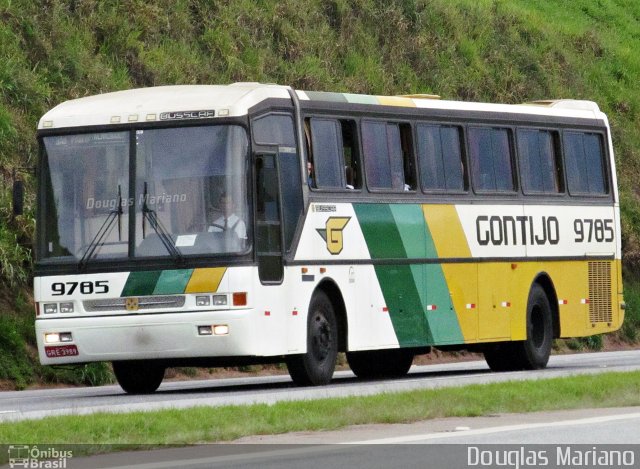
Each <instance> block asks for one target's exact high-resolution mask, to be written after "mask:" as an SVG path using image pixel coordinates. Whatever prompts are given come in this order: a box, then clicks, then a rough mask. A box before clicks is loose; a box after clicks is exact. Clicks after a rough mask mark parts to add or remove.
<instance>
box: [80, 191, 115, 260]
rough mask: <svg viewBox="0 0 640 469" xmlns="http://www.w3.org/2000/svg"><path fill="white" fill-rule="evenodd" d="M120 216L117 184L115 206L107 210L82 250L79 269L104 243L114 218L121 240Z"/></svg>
mask: <svg viewBox="0 0 640 469" xmlns="http://www.w3.org/2000/svg"><path fill="white" fill-rule="evenodd" d="M121 218H122V190H121V188H120V185H118V201H117V207H116V208H115V209H114V210H111V211H110V212H109V215H107V218H106V219H105V220H104V223H102V226H101V227H100V229H99V230H98V232H97V233H96V235H95V236H94V237H93V239H92V240H91V242H90V243H89V246H88V247H87V250H86V251H85V252H84V255H83V256H82V259H80V262H79V263H78V267H79V268H80V270H83V269H84V268H85V267H86V266H87V262H89V260H90V259H91V257H92V256H93V254H94V253H95V252H96V250H97V249H98V248H99V247H101V246H102V245H103V244H104V240H105V238H106V237H107V235H108V234H109V233H110V232H111V228H112V227H113V222H114V221H115V220H118V241H122V222H121Z"/></svg>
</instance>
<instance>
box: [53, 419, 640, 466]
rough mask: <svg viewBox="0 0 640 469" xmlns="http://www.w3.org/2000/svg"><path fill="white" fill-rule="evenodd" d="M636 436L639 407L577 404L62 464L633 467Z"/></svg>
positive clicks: (638, 459)
mask: <svg viewBox="0 0 640 469" xmlns="http://www.w3.org/2000/svg"><path fill="white" fill-rule="evenodd" d="M639 443H640V408H615V409H579V410H567V411H556V412H538V413H530V414H506V415H493V416H486V417H474V418H443V419H434V420H428V421H424V422H418V423H413V424H394V425H360V426H354V427H349V428H346V429H343V430H339V431H330V432H300V433H289V434H286V435H268V436H254V437H247V438H243V439H241V440H238V441H236V442H233V443H231V444H219V445H200V446H191V447H186V448H168V449H160V450H150V451H137V452H125V453H114V454H107V455H100V456H94V457H90V458H71V459H69V461H68V463H67V466H66V467H67V468H69V469H73V468H83V469H86V468H115V469H124V468H125V467H126V468H131V469H167V468H174V467H182V468H213V467H216V468H217V467H223V468H247V469H249V468H251V469H265V468H267V469H269V468H273V469H298V468H301V467H304V468H305V469H307V468H323V469H325V468H336V469H338V468H340V469H343V468H361V467H362V468H367V469H375V468H467V467H468V468H471V467H510V468H528V467H551V468H553V467H587V468H589V467H639V466H640V444H639ZM605 453H606V454H607V455H613V456H612V457H616V456H617V455H616V453H618V455H621V456H622V458H624V462H627V463H629V464H610V465H603V464H593V465H592V464H589V463H588V458H589V457H590V455H593V454H597V455H599V456H602V455H603V454H605ZM545 458H546V459H545ZM576 458H582V459H579V461H580V463H578V459H576ZM480 461H482V462H483V464H479V463H480ZM505 461H506V462H509V464H505ZM488 462H492V463H493V464H486V463H488ZM497 462H502V464H497ZM567 463H569V464H567Z"/></svg>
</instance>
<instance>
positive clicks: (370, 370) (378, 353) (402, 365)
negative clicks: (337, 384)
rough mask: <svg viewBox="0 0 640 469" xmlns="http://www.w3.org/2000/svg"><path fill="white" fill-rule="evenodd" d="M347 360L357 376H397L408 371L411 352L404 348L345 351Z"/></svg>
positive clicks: (363, 377)
mask: <svg viewBox="0 0 640 469" xmlns="http://www.w3.org/2000/svg"><path fill="white" fill-rule="evenodd" d="M347 362H348V363H349V367H350V368H351V371H353V374H355V375H356V376H357V377H358V378H361V379H366V378H399V377H401V376H405V375H406V374H407V373H408V372H409V368H411V365H412V364H413V352H411V351H409V350H406V349H390V350H370V351H369V350H368V351H364V352H347Z"/></svg>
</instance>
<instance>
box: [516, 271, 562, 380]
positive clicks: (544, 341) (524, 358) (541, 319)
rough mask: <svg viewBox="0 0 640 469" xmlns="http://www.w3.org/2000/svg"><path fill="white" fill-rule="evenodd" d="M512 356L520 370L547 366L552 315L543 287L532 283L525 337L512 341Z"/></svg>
mask: <svg viewBox="0 0 640 469" xmlns="http://www.w3.org/2000/svg"><path fill="white" fill-rule="evenodd" d="M513 344H514V346H515V354H514V358H515V359H516V362H517V364H518V369H521V370H539V369H541V368H544V367H546V366H547V363H548V362H549V355H551V346H552V345H553V316H552V314H551V305H550V304H549V298H548V297H547V294H546V293H545V291H544V289H543V288H542V287H541V286H540V285H539V284H537V283H534V284H533V286H532V287H531V291H530V292H529V300H528V301H527V339H526V340H524V341H522V342H514V343H513Z"/></svg>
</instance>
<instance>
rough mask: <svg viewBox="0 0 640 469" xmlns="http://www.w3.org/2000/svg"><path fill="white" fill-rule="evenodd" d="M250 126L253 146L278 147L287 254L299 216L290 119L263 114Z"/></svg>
mask: <svg viewBox="0 0 640 469" xmlns="http://www.w3.org/2000/svg"><path fill="white" fill-rule="evenodd" d="M252 126H253V137H254V140H255V141H256V143H258V144H262V145H277V146H278V160H279V163H280V193H281V195H282V215H283V217H284V218H283V222H284V240H285V247H286V249H287V251H288V250H290V248H291V243H292V242H293V237H294V234H295V230H296V226H297V224H298V221H299V219H300V215H301V213H302V183H301V181H300V162H299V160H298V151H297V144H296V138H295V129H294V125H293V118H292V116H291V115H289V114H267V115H265V116H261V117H258V118H257V119H254V120H253V123H252ZM265 209H266V210H270V211H271V212H273V211H274V210H277V206H276V205H275V204H271V205H270V206H267V207H265ZM270 215H272V216H273V215H274V214H273V213H270Z"/></svg>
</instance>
